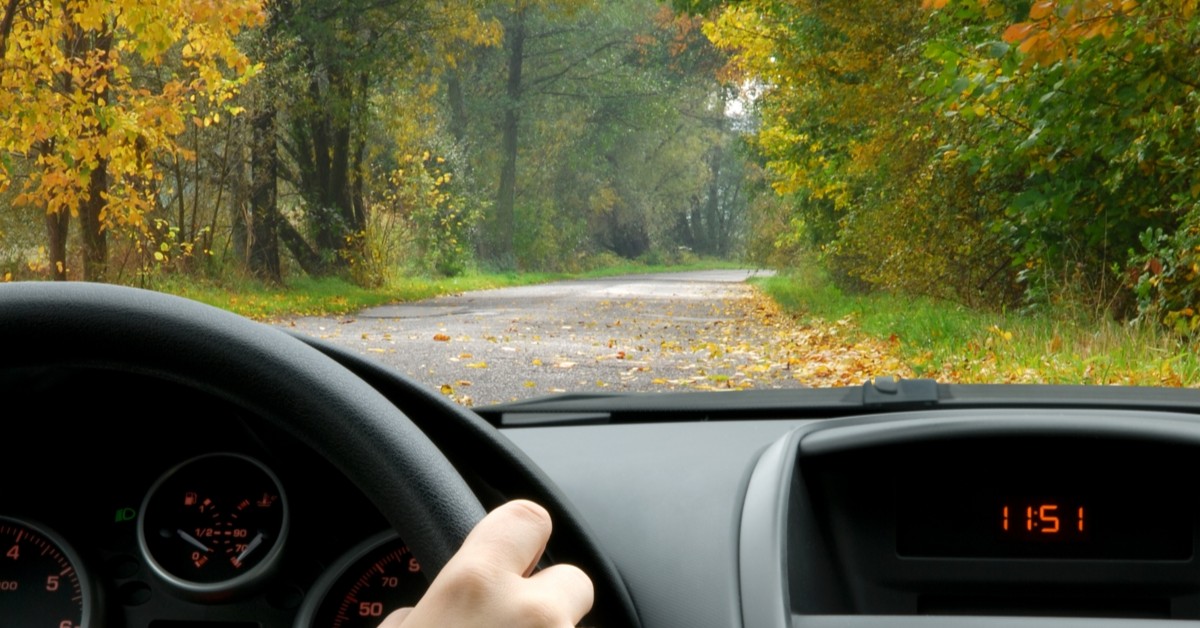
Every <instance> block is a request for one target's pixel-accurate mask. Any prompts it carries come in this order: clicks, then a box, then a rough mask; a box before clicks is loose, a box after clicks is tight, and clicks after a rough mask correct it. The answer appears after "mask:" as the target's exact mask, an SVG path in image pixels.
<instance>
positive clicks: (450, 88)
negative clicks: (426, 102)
mask: <svg viewBox="0 0 1200 628" xmlns="http://www.w3.org/2000/svg"><path fill="white" fill-rule="evenodd" d="M446 97H447V99H449V101H450V135H451V136H453V137H454V143H455V144H458V145H460V146H461V145H462V143H463V142H464V141H466V139H467V124H468V120H467V97H466V95H465V94H464V93H463V88H462V76H461V75H460V74H459V71H458V70H457V69H454V70H450V72H449V78H448V79H447V81H446Z"/></svg>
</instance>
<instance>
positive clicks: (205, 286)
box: [153, 260, 741, 320]
mask: <svg viewBox="0 0 1200 628" xmlns="http://www.w3.org/2000/svg"><path fill="white" fill-rule="evenodd" d="M740 267H741V265H739V264H736V263H733V262H724V261H715V260H711V261H710V260H704V261H699V262H695V263H691V264H685V265H676V266H649V265H645V264H637V263H632V262H631V263H628V264H621V265H616V266H609V267H605V268H599V269H595V270H590V271H588V272H584V273H578V274H565V273H483V272H477V273H471V274H467V275H463V276H459V277H451V278H430V277H405V278H402V279H397V280H394V281H391V282H389V283H388V284H387V285H385V286H383V287H380V288H374V289H372V288H363V287H360V286H357V285H355V284H353V283H351V282H349V281H346V280H345V279H342V278H339V277H327V278H321V279H313V278H308V277H301V278H296V279H292V280H289V281H288V282H286V284H285V285H283V286H271V285H267V284H263V283H261V282H258V281H253V280H250V279H242V280H225V281H221V282H215V281H202V280H197V279H193V278H190V277H189V278H182V277H167V278H163V279H160V280H158V281H157V282H156V283H155V285H154V286H153V288H154V289H156V290H159V291H161V292H168V293H171V294H176V295H179V296H182V297H187V298H189V299H194V300H196V301H200V302H202V303H207V304H209V305H213V306H216V307H219V308H222V309H226V310H229V311H231V312H235V313H237V314H241V315H243V316H247V317H250V318H254V319H259V320H269V319H277V318H285V317H289V316H330V315H339V314H346V313H349V312H356V311H358V310H362V309H364V308H368V307H373V306H376V305H384V304H387V303H399V302H404V301H418V300H421V299H428V298H431V297H436V296H440V295H445V294H456V293H459V292H468V291H471V290H487V289H491V288H504V287H510V286H525V285H532V284H538V283H546V282H550V281H557V280H562V279H579V278H600V277H611V276H616V275H626V274H634V273H659V272H679V271H686V270H712V269H718V268H740Z"/></svg>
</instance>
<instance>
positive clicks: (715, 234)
mask: <svg viewBox="0 0 1200 628" xmlns="http://www.w3.org/2000/svg"><path fill="white" fill-rule="evenodd" d="M708 164H709V176H711V177H712V181H711V182H709V184H708V199H707V201H706V202H705V203H704V226H705V228H706V230H707V233H706V234H705V238H704V241H705V242H706V243H707V244H708V246H707V247H706V250H705V251H704V252H705V253H708V254H709V255H715V254H717V253H719V252H720V249H721V239H720V238H721V232H720V228H719V226H720V218H719V217H718V216H717V214H718V212H720V211H721V151H720V149H713V152H712V156H711V157H709V162H708Z"/></svg>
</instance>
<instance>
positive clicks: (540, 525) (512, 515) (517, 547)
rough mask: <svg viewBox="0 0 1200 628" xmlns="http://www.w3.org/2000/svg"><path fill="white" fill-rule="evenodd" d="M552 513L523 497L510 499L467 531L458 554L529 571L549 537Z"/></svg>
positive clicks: (519, 572) (518, 571)
mask: <svg viewBox="0 0 1200 628" xmlns="http://www.w3.org/2000/svg"><path fill="white" fill-rule="evenodd" d="M550 530H551V524H550V514H549V513H547V512H546V509H545V508H542V507H541V506H539V505H537V504H535V503H533V502H529V501H524V500H516V501H511V502H508V503H507V504H504V505H503V506H500V507H499V508H497V509H495V510H493V511H492V512H491V513H490V514H488V516H486V517H484V518H483V521H480V522H479V524H478V525H476V526H475V529H474V530H472V531H471V533H470V534H469V535H467V540H466V541H465V542H463V546H462V549H461V550H459V553H458V556H464V557H470V558H468V560H480V561H486V562H487V563H488V564H490V565H493V566H495V567H497V568H499V569H503V570H504V571H506V572H508V573H513V574H517V575H526V574H528V573H529V572H530V571H532V568H533V565H536V564H537V561H538V559H540V558H541V556H542V552H543V551H544V550H545V549H546V542H547V541H549V540H550Z"/></svg>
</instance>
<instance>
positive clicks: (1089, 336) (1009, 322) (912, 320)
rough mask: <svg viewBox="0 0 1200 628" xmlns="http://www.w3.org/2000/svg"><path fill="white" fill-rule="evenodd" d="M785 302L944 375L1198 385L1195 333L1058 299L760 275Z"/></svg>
mask: <svg viewBox="0 0 1200 628" xmlns="http://www.w3.org/2000/svg"><path fill="white" fill-rule="evenodd" d="M758 285H759V286H760V287H761V288H762V289H763V290H764V291H765V292H766V293H767V294H768V295H770V296H771V297H772V298H773V299H774V300H775V301H777V302H778V303H779V304H780V305H781V306H782V307H783V308H784V309H786V310H788V311H790V312H792V313H795V314H797V315H799V316H800V317H801V318H805V319H809V320H811V321H821V320H823V321H836V320H842V319H846V318H850V319H852V320H853V321H854V323H855V325H856V327H857V329H858V330H859V332H860V333H861V334H864V335H866V336H869V337H873V338H878V339H884V340H888V341H890V342H892V343H893V344H894V346H895V347H896V351H897V353H898V354H899V356H900V358H901V359H902V360H903V362H904V364H905V365H906V366H907V367H908V368H909V369H911V375H914V376H924V377H934V378H936V379H939V380H942V381H947V382H1044V383H1076V384H1136V385H1175V386H1181V385H1182V386H1195V385H1200V358H1198V356H1197V349H1198V348H1200V347H1197V346H1196V344H1195V343H1194V342H1189V341H1187V340H1185V339H1181V338H1177V337H1174V336H1173V335H1172V334H1171V333H1170V332H1168V331H1167V330H1166V329H1164V328H1162V327H1159V326H1156V325H1153V324H1140V325H1133V324H1129V323H1122V322H1117V321H1113V320H1111V319H1108V318H1106V317H1104V316H1101V315H1093V314H1088V313H1081V312H1080V311H1079V310H1077V309H1068V308H1062V309H1060V310H1057V311H1047V312H1043V313H1040V314H1033V315H1026V314H1015V313H1011V312H991V311H982V310H976V309H971V308H967V307H964V306H962V305H958V304H955V303H949V302H945V301H938V300H934V299H928V298H921V297H912V296H902V295H894V294H868V295H856V294H847V293H845V292H843V291H842V290H840V289H838V288H837V287H836V286H834V285H833V284H832V282H831V281H829V279H828V278H827V276H825V275H824V274H823V273H822V272H821V271H819V270H816V269H812V268H810V269H809V270H805V271H803V272H801V271H795V272H792V273H789V274H784V275H780V276H777V277H773V278H769V279H763V280H758Z"/></svg>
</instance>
